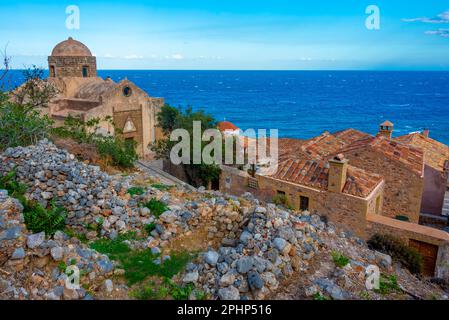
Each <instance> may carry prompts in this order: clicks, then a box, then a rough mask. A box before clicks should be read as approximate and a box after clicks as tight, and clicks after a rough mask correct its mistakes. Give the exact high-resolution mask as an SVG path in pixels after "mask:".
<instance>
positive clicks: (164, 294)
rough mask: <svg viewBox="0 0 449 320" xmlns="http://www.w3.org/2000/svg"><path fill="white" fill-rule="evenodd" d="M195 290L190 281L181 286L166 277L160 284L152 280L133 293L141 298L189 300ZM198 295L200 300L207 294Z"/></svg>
mask: <svg viewBox="0 0 449 320" xmlns="http://www.w3.org/2000/svg"><path fill="white" fill-rule="evenodd" d="M193 291H194V286H193V285H192V284H190V283H189V284H186V285H183V286H180V285H178V284H176V283H175V282H174V281H173V280H170V279H167V278H165V279H164V280H163V281H162V283H160V284H156V283H155V282H154V281H151V282H149V283H147V284H145V285H144V286H143V287H142V288H140V289H138V290H135V291H133V292H132V293H131V295H132V296H133V297H134V298H136V299H139V300H163V299H167V298H171V299H173V300H187V299H188V298H189V296H190V294H191V293H192V292H193ZM196 297H197V299H198V300H202V298H204V297H205V295H204V294H201V293H199V292H198V293H196Z"/></svg>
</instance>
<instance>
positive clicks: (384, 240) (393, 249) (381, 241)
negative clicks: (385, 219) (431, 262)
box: [367, 234, 423, 274]
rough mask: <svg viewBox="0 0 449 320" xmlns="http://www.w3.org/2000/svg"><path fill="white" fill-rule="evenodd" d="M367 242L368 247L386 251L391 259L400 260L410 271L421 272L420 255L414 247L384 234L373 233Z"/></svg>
mask: <svg viewBox="0 0 449 320" xmlns="http://www.w3.org/2000/svg"><path fill="white" fill-rule="evenodd" d="M367 243H368V247H369V248H370V249H372V250H377V251H380V252H383V253H386V254H388V255H390V256H391V257H392V258H393V259H396V260H398V261H400V262H401V263H402V264H403V265H404V266H405V267H406V268H407V269H408V270H410V272H412V273H415V274H416V273H418V274H419V273H421V272H422V268H423V257H422V255H421V254H420V253H419V252H418V251H417V250H416V249H414V248H411V247H408V246H406V245H405V244H404V243H402V242H401V241H400V240H399V239H397V238H395V237H393V236H390V235H386V234H375V235H374V236H372V237H371V239H369V240H368V242H367Z"/></svg>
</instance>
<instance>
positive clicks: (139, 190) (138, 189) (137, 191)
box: [128, 187, 145, 196]
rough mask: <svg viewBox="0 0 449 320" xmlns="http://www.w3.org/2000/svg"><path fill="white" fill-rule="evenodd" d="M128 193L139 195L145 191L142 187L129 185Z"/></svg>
mask: <svg viewBox="0 0 449 320" xmlns="http://www.w3.org/2000/svg"><path fill="white" fill-rule="evenodd" d="M128 193H129V194H130V195H131V196H136V195H137V196H141V195H143V194H144V193H145V190H144V189H143V188H142V187H131V188H129V189H128Z"/></svg>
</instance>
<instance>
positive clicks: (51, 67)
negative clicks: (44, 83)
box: [50, 66, 56, 78]
mask: <svg viewBox="0 0 449 320" xmlns="http://www.w3.org/2000/svg"><path fill="white" fill-rule="evenodd" d="M50 77H52V78H54V77H56V69H55V66H50Z"/></svg>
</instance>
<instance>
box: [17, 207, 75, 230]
mask: <svg viewBox="0 0 449 320" xmlns="http://www.w3.org/2000/svg"><path fill="white" fill-rule="evenodd" d="M23 216H24V219H25V224H26V226H27V229H28V230H30V231H32V232H34V233H39V232H42V231H44V232H45V234H46V235H47V236H53V235H54V234H55V233H56V231H58V230H63V229H64V227H65V219H66V217H67V210H66V209H65V208H63V207H60V206H56V205H55V204H54V203H52V204H51V208H50V209H45V208H44V207H42V206H41V205H40V204H38V203H27V204H26V205H25V209H24V212H23Z"/></svg>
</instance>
